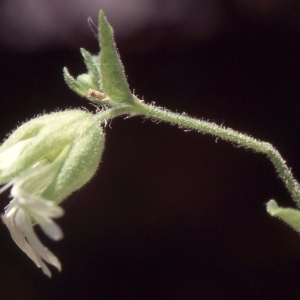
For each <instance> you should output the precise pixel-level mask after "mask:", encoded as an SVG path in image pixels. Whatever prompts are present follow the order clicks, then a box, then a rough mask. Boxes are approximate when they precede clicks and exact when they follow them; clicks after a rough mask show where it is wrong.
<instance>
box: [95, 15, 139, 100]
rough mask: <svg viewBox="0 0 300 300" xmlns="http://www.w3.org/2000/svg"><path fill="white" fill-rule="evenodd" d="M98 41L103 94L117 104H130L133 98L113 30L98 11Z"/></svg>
mask: <svg viewBox="0 0 300 300" xmlns="http://www.w3.org/2000/svg"><path fill="white" fill-rule="evenodd" d="M99 40H100V46H101V51H100V72H101V79H102V87H103V90H104V92H105V93H106V94H107V95H108V96H109V97H110V98H111V99H112V100H113V101H114V102H117V103H122V102H123V103H132V102H133V101H134V97H133V95H132V93H131V92H130V90H129V87H128V84H127V80H126V76H125V73H124V68H123V65H122V63H121V60H120V57H119V54H118V52H117V49H116V45H115V42H114V37H113V29H112V27H111V26H110V25H109V23H108V22H107V19H106V17H105V15H104V13H103V11H102V10H101V11H100V14H99Z"/></svg>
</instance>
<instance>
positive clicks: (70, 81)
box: [63, 67, 86, 97]
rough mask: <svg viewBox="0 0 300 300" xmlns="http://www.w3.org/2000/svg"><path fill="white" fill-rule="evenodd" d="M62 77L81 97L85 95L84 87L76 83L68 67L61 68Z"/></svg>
mask: <svg viewBox="0 0 300 300" xmlns="http://www.w3.org/2000/svg"><path fill="white" fill-rule="evenodd" d="M63 74H64V79H65V81H66V83H67V85H68V86H69V88H70V89H71V90H72V91H74V92H75V93H77V94H78V95H80V96H82V97H86V89H85V88H84V87H83V86H82V85H81V84H80V83H78V82H77V81H76V80H75V79H74V77H73V76H72V75H70V73H69V71H68V69H67V68H66V67H64V69H63Z"/></svg>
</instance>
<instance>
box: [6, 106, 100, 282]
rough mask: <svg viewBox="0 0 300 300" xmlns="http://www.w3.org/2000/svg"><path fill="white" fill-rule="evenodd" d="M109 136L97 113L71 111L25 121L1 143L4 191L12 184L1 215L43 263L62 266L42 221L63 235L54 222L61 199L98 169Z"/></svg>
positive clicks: (17, 238) (52, 235)
mask: <svg viewBox="0 0 300 300" xmlns="http://www.w3.org/2000/svg"><path fill="white" fill-rule="evenodd" d="M103 145H104V135H103V133H102V129H101V128H100V126H99V124H98V123H97V121H96V120H95V119H94V118H93V115H91V114H89V113H86V112H83V111H80V110H70V111H65V112H57V113H53V114H50V115H44V116H41V117H38V118H36V119H33V120H31V121H29V122H27V123H25V124H23V125H22V126H20V127H19V128H18V129H17V130H16V131H15V132H13V134H12V135H11V136H10V137H9V138H8V139H7V140H6V141H5V142H4V143H3V144H2V145H1V147H0V184H5V185H4V186H3V187H2V188H1V189H0V193H2V192H3V191H4V190H6V189H8V188H10V187H11V192H10V194H11V196H12V198H13V200H12V201H11V202H10V203H9V205H8V206H7V207H6V208H5V213H4V215H2V220H3V222H4V223H5V224H6V226H7V227H8V229H9V231H10V234H11V236H12V238H13V240H14V241H15V242H16V244H17V245H18V246H19V247H20V248H21V249H22V250H23V251H24V252H25V253H26V254H27V255H28V256H29V257H30V258H31V259H32V260H33V261H34V262H35V264H36V265H37V266H38V267H40V268H42V271H43V272H44V274H46V275H47V276H49V277H51V272H50V270H49V268H48V267H47V265H46V263H48V264H50V265H52V266H54V267H56V268H57V269H58V270H59V271H60V270H61V264H60V261H59V260H58V258H57V257H56V256H55V255H54V254H53V253H52V252H51V251H49V250H48V248H46V247H45V246H44V245H43V244H42V243H41V241H40V240H39V238H38V236H37V235H36V233H35V231H34V225H36V224H38V225H39V226H40V227H41V229H42V230H43V232H44V233H45V234H46V235H47V236H48V237H49V238H51V239H52V240H55V241H58V240H60V239H62V238H63V233H62V230H61V229H60V227H59V226H58V225H57V224H56V223H55V222H54V221H53V219H54V218H58V217H61V216H62V215H63V213H64V211H63V209H62V208H61V207H60V206H58V204H59V203H60V202H61V201H62V200H63V199H65V198H66V197H67V196H69V195H70V194H71V193H72V192H73V191H75V190H77V189H79V188H80V187H82V186H83V185H84V184H85V183H86V182H87V181H88V180H89V179H90V178H91V177H92V176H93V175H94V174H95V172H96V170H97V167H98V164H99V161H100V158H101V154H102V151H103Z"/></svg>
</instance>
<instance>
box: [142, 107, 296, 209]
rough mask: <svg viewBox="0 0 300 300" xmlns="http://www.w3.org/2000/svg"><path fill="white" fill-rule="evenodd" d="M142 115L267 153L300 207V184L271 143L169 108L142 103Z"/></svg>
mask: <svg viewBox="0 0 300 300" xmlns="http://www.w3.org/2000/svg"><path fill="white" fill-rule="evenodd" d="M139 106H140V110H141V113H140V114H142V115H144V116H146V117H148V118H151V119H154V120H160V121H165V122H168V123H171V124H177V125H179V126H180V127H183V128H185V129H193V130H197V131H199V132H202V133H209V134H212V135H214V136H217V137H219V138H221V139H223V140H227V141H231V142H234V143H236V144H238V145H240V146H243V147H245V148H251V149H253V150H255V151H257V152H261V153H265V154H266V155H267V156H268V158H269V159H270V160H271V162H272V163H273V164H274V166H275V168H276V170H277V172H278V174H279V176H280V177H281V179H282V180H283V182H284V184H285V186H286V187H287V189H288V190H289V192H290V193H291V196H292V198H293V200H294V201H295V202H296V203H297V205H298V206H299V207H300V186H299V183H298V182H297V181H296V179H295V178H294V176H293V174H292V172H291V170H290V169H289V168H288V167H287V165H286V162H285V160H284V159H283V158H282V157H281V155H280V153H279V152H278V151H277V150H276V148H274V147H273V146H272V145H271V144H270V143H267V142H263V141H259V140H257V139H255V138H253V137H250V136H248V135H246V134H242V133H240V132H238V131H235V130H232V129H231V128H226V127H224V126H222V125H217V124H215V123H211V122H207V121H202V120H198V119H194V118H191V117H188V116H185V115H180V114H177V113H173V112H169V111H167V110H164V109H161V108H158V107H155V106H151V105H145V104H142V103H140V105H139Z"/></svg>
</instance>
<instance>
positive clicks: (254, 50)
mask: <svg viewBox="0 0 300 300" xmlns="http://www.w3.org/2000/svg"><path fill="white" fill-rule="evenodd" d="M285 22H286V23H285ZM155 30H156V31H153V30H149V31H146V32H144V33H143V34H140V35H139V36H136V37H135V38H134V39H132V40H129V41H121V42H120V43H118V47H119V51H120V54H121V56H122V60H123V63H124V65H125V69H126V72H127V75H128V79H129V84H130V87H131V88H134V89H135V93H136V94H137V95H138V96H139V97H141V98H144V99H145V101H146V102H148V103H149V102H151V101H155V102H156V104H157V105H159V106H162V107H167V108H169V109H170V110H173V111H178V112H183V111H184V112H186V113H187V114H189V115H192V116H195V117H198V118H203V119H205V120H211V121H214V122H216V123H217V124H223V125H225V126H229V127H232V128H233V129H237V130H239V131H242V132H246V133H248V134H250V135H251V136H254V137H256V138H259V139H262V140H265V141H268V142H270V143H272V144H273V145H274V146H275V147H277V149H278V150H279V151H280V152H281V154H282V155H283V157H284V158H285V159H286V160H287V163H288V165H289V166H291V167H292V169H293V173H294V175H295V177H296V178H300V155H299V153H300V139H299V134H300V125H299V124H300V122H299V120H300V104H299V99H300V60H299V58H300V39H299V35H300V31H299V28H298V27H297V26H296V25H295V26H291V24H289V20H288V18H286V19H283V20H281V22H278V23H276V22H269V21H266V20H264V19H259V18H258V19H255V18H247V17H243V16H238V17H236V23H235V26H232V27H228V28H225V29H224V30H223V31H222V32H219V33H218V34H216V35H215V36H214V37H212V38H210V39H208V40H205V41H203V40H193V39H191V38H189V39H188V38H185V37H184V36H181V35H176V34H172V31H170V29H169V28H162V29H161V32H160V33H159V38H157V39H156V38H155V36H156V32H157V30H158V29H157V28H156V29H155ZM147 35H149V38H147ZM117 42H118V41H117ZM82 46H83V47H86V48H88V50H90V51H92V52H94V53H96V52H97V51H98V50H97V47H96V41H95V40H92V39H91V40H90V41H88V42H87V41H86V44H85V45H82ZM0 60H1V65H0V80H1V82H0V85H1V119H0V133H1V136H2V138H4V137H5V135H6V134H7V133H8V132H10V131H11V130H12V129H13V128H15V127H16V125H17V124H18V123H21V122H23V121H25V120H26V119H30V118H31V117H33V116H35V115H37V114H39V113H42V112H51V111H54V110H56V109H57V108H60V109H64V108H70V107H81V106H84V107H86V108H88V109H90V110H91V111H94V108H93V106H91V105H90V104H88V103H87V102H86V101H85V100H84V99H80V98H79V97H77V96H76V95H75V94H74V93H72V92H71V91H70V90H68V88H67V86H66V85H65V84H64V81H63V77H62V68H63V66H68V68H69V70H70V72H71V73H73V74H79V73H80V72H83V71H84V65H83V63H82V60H81V58H80V54H79V51H78V49H68V48H63V47H60V48H55V49H54V48H51V49H50V48H49V49H44V50H43V51H40V52H34V53H27V54H24V53H18V52H14V51H13V50H11V49H9V48H7V47H5V46H2V48H1V49H0ZM105 132H106V149H105V152H104V154H103V157H102V162H101V166H100V168H99V171H98V173H97V175H96V176H95V177H94V178H93V179H92V181H91V182H90V183H89V184H87V185H86V186H85V187H84V188H82V189H81V190H80V191H78V192H76V193H74V194H73V195H71V196H70V197H69V199H68V200H67V201H65V202H64V203H63V207H64V208H65V210H66V215H65V217H63V218H61V219H59V220H57V221H58V223H59V224H60V225H61V227H62V228H63V231H64V233H65V238H64V240H62V241H61V242H58V243H54V242H51V241H48V240H47V239H46V238H45V239H43V236H42V235H41V238H42V239H43V241H44V242H45V244H47V246H49V248H50V249H51V250H53V252H54V253H55V254H56V255H57V256H58V257H59V258H60V260H61V262H62V265H63V270H62V272H61V273H58V272H57V271H56V270H54V269H52V271H53V278H52V279H48V278H47V277H46V276H44V275H43V274H42V272H41V271H40V270H39V269H38V268H36V267H35V266H34V264H33V263H32V262H31V261H30V260H29V259H28V258H27V257H26V256H25V255H24V254H23V253H22V252H21V251H20V249H18V247H17V246H16V245H15V244H14V242H13V241H12V239H11V238H10V235H9V232H8V231H7V229H6V227H5V226H4V225H3V226H0V243H1V247H0V291H1V299H24V300H26V299H47V300H48V299H49V300H50V299H51V300H52V299H74V300H75V299H91V300H92V299H205V300H206V299H207V300H210V299H222V300H223V299H224V300H227V299H299V298H300V237H299V234H297V233H296V232H294V231H292V230H291V229H290V228H289V227H288V226H286V225H284V224H283V223H281V222H280V221H278V220H275V219H273V218H271V217H270V216H269V215H268V214H267V213H266V210H265V203H266V202H267V201H268V200H269V199H276V200H277V201H278V202H279V203H280V204H281V205H283V206H284V205H285V206H292V205H294V204H293V203H292V200H291V197H290V196H289V194H288V192H287V191H286V189H285V187H284V185H283V183H282V182H281V180H280V179H279V178H278V176H277V174H276V173H275V171H274V168H273V166H272V164H271V163H270V162H269V161H268V160H267V158H266V157H265V156H264V155H262V154H258V153H254V152H253V151H251V150H245V149H242V148H237V147H235V146H234V145H232V144H230V143H225V142H223V141H221V140H218V139H216V138H214V137H211V136H208V135H202V134H199V133H196V132H184V131H182V130H180V129H178V128H177V127H176V126H170V125H167V124H163V123H160V124H155V123H153V122H151V121H149V120H146V121H145V120H143V119H141V118H129V119H126V120H124V119H123V118H118V119H114V120H113V121H112V122H111V123H110V126H107V127H106V128H105ZM7 196H8V193H6V194H3V195H1V202H2V205H3V207H4V206H5V205H6V204H7V202H8V199H7V198H6V197H7Z"/></svg>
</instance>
